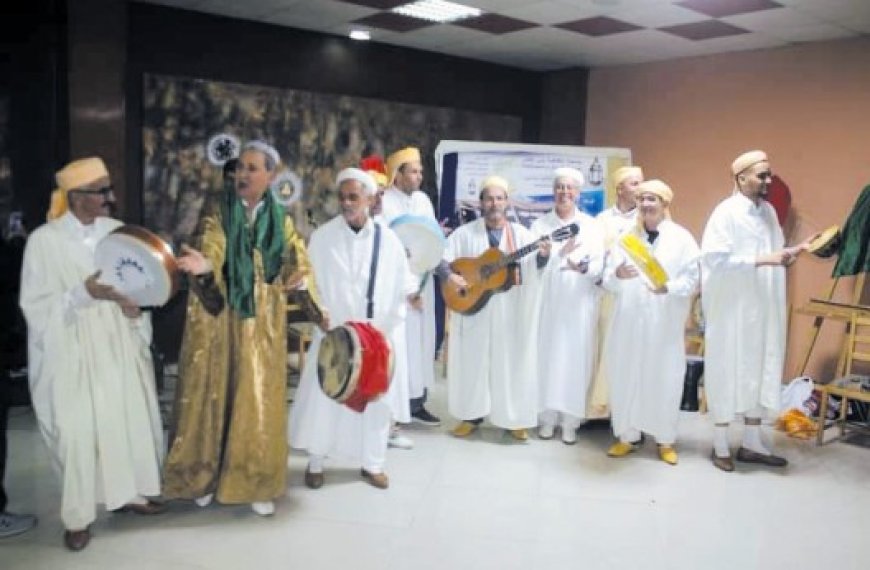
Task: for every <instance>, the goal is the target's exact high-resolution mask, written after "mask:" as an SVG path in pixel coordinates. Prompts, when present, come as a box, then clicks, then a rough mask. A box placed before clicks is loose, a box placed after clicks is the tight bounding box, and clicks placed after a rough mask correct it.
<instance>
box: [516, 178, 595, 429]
mask: <svg viewBox="0 0 870 570" xmlns="http://www.w3.org/2000/svg"><path fill="white" fill-rule="evenodd" d="M554 174H555V179H554V180H553V200H554V202H555V206H554V207H553V210H552V211H550V212H549V213H547V214H546V215H544V216H542V217H540V218H538V219H537V220H535V222H534V223H533V224H532V227H531V230H532V233H533V234H535V235H536V236H538V237H540V236H545V235H549V234H551V233H553V232H554V231H555V230H557V229H558V228H560V227H563V226H566V225H568V224H571V223H574V224H577V226H578V228H579V232H578V235H577V236H574V237H572V238H570V239H569V240H568V241H567V242H566V243H565V244H564V245H562V246H557V247H556V250H557V253H556V254H551V255H550V256H549V259H548V263H547V265H546V266H545V267H544V270H543V275H542V276H541V281H540V288H539V291H538V294H539V296H540V298H539V303H540V309H539V311H538V314H539V319H540V322H539V325H538V366H537V370H538V386H539V401H538V409H539V412H540V413H539V417H538V421H539V427H538V436H539V437H540V438H541V439H551V438H552V437H553V436H554V434H555V429H556V426H557V425H558V426H559V427H560V429H561V432H562V441H563V442H564V443H566V444H569V445H570V444H573V443H575V442H576V441H577V428H578V427H579V426H580V424H581V423H582V421H583V418H585V417H586V393H587V390H588V388H589V382H590V380H591V377H592V373H593V371H594V366H595V360H596V356H597V354H596V352H597V338H596V336H597V326H598V302H599V298H600V289H599V288H598V286H597V282H598V280H599V279H600V278H601V270H602V268H603V263H604V234H603V232H602V231H601V226H600V224H599V223H598V222H596V221H595V219H594V218H592V217H591V216H589V215H588V214H586V213H584V212H583V211H581V210H580V209H579V208H577V204H576V201H577V195H578V194H579V192H580V189H581V188H582V187H583V182H584V180H583V174H582V173H581V172H580V171H579V170H577V169H575V168H558V169H556V171H555V173H554Z"/></svg>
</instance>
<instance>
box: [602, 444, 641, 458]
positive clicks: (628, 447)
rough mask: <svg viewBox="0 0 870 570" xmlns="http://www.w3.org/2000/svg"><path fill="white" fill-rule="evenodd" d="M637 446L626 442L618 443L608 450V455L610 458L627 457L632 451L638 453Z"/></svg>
mask: <svg viewBox="0 0 870 570" xmlns="http://www.w3.org/2000/svg"><path fill="white" fill-rule="evenodd" d="M636 450H637V446H636V445H635V444H633V443H625V442H624V441H617V442H616V443H614V444H613V445H611V446H610V449H608V450H607V455H609V456H610V457H625V456H626V455H628V454H629V453H631V452H632V451H636Z"/></svg>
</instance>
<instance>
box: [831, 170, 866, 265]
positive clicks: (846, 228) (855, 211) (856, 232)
mask: <svg viewBox="0 0 870 570" xmlns="http://www.w3.org/2000/svg"><path fill="white" fill-rule="evenodd" d="M840 237H841V239H842V240H843V241H842V243H841V245H840V252H839V254H838V258H837V265H835V266H834V273H833V275H832V277H842V276H844V275H857V274H858V273H866V272H868V271H870V186H866V187H865V188H864V190H863V191H862V192H861V195H860V196H859V197H858V201H857V202H855V207H854V208H852V213H851V214H849V218H848V219H847V220H846V223H845V224H844V225H843V228H842V229H841V230H840Z"/></svg>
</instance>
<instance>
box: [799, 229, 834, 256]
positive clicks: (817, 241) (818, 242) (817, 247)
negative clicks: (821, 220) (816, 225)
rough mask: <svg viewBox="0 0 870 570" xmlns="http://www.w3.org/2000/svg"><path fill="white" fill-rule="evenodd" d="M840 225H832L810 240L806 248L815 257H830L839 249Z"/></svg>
mask: <svg viewBox="0 0 870 570" xmlns="http://www.w3.org/2000/svg"><path fill="white" fill-rule="evenodd" d="M841 242H842V240H841V239H840V226H837V225H833V226H831V227H829V228H828V229H826V230H825V231H823V232H822V233H820V234H819V235H818V236H816V237H815V238H814V239H813V240H812V241H810V244H809V245H810V247H809V249H807V251H809V252H810V253H812V254H813V255H815V256H816V257H831V256H833V255H835V254H837V253H838V252H839V251H840V244H841Z"/></svg>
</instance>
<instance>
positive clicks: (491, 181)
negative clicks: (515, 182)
mask: <svg viewBox="0 0 870 570" xmlns="http://www.w3.org/2000/svg"><path fill="white" fill-rule="evenodd" d="M487 188H501V189H502V190H504V193H505V194H507V195H510V193H511V189H510V184H508V181H507V180H506V179H505V178H502V177H501V176H498V175H497V174H493V175H491V176H487V177H486V180H484V181H483V184H481V185H480V191H481V192H483V191H484V190H486V189H487Z"/></svg>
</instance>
